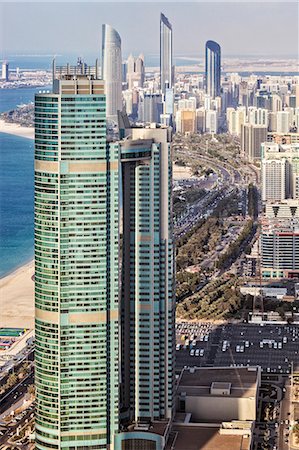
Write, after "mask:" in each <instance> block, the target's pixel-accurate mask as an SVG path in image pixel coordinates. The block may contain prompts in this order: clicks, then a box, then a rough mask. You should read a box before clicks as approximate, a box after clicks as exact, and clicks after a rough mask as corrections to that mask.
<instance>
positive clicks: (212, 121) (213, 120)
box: [205, 110, 218, 134]
mask: <svg viewBox="0 0 299 450" xmlns="http://www.w3.org/2000/svg"><path fill="white" fill-rule="evenodd" d="M205 117H206V123H205V130H206V132H207V133H211V134H217V132H218V113H217V111H211V110H208V111H206V113H205Z"/></svg>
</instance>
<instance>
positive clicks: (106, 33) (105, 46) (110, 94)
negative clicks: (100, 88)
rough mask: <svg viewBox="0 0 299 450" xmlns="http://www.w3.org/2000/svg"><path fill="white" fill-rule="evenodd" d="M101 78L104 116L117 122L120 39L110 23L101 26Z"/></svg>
mask: <svg viewBox="0 0 299 450" xmlns="http://www.w3.org/2000/svg"><path fill="white" fill-rule="evenodd" d="M102 78H103V80H104V81H105V93H106V105H107V107H106V117H107V120H108V121H112V122H117V111H122V107H123V106H122V58H121V39H120V36H119V34H118V32H117V31H116V30H115V29H114V28H112V27H111V26H110V25H107V24H105V25H103V28H102Z"/></svg>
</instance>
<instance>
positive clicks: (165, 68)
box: [160, 13, 174, 94]
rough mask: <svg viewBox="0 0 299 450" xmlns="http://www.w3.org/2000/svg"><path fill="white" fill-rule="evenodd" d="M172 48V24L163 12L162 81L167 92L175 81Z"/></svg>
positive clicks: (162, 85)
mask: <svg viewBox="0 0 299 450" xmlns="http://www.w3.org/2000/svg"><path fill="white" fill-rule="evenodd" d="M172 53H173V48H172V26H171V24H170V23H169V21H168V19H167V17H165V16H164V14H162V13H161V18H160V83H161V90H162V92H163V94H165V91H166V88H172V87H173V83H174V67H173V54H172Z"/></svg>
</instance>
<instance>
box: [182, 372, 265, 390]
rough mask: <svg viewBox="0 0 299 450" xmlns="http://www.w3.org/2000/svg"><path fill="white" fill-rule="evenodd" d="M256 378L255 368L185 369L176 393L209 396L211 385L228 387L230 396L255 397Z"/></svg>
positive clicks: (257, 373) (257, 374)
mask: <svg viewBox="0 0 299 450" xmlns="http://www.w3.org/2000/svg"><path fill="white" fill-rule="evenodd" d="M258 376H259V372H258V368H256V367H228V368H226V367H224V368H223V367H221V368H217V367H216V368H191V369H185V370H183V372H182V375H181V378H180V381H179V387H178V391H179V392H186V393H187V394H188V395H196V396H210V395H211V386H212V385H213V384H214V386H217V387H218V386H219V385H221V386H225V387H227V386H228V385H230V396H232V397H253V396H255V395H256V390H257V386H258ZM218 383H219V384H218Z"/></svg>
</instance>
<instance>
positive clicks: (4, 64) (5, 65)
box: [1, 61, 9, 81]
mask: <svg viewBox="0 0 299 450" xmlns="http://www.w3.org/2000/svg"><path fill="white" fill-rule="evenodd" d="M1 75H2V80H4V81H8V80H9V64H8V61H3V62H2V74H1Z"/></svg>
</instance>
